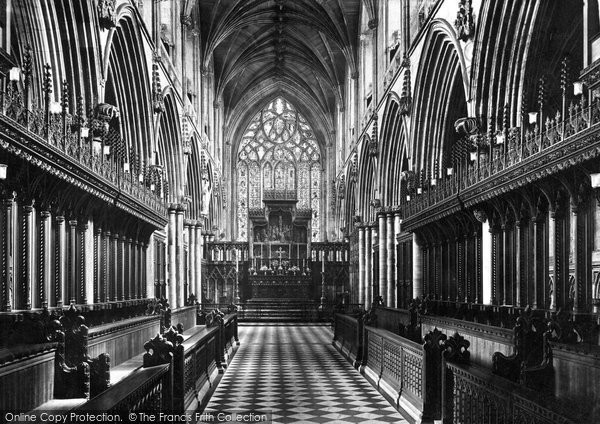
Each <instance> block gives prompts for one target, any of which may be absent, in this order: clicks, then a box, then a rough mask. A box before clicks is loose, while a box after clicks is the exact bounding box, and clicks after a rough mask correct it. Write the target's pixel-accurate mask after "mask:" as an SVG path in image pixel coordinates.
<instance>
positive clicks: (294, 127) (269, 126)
mask: <svg viewBox="0 0 600 424" xmlns="http://www.w3.org/2000/svg"><path fill="white" fill-rule="evenodd" d="M237 178H238V204H237V207H238V210H237V217H238V218H237V220H238V222H237V223H238V240H239V241H247V240H248V209H249V208H250V209H252V208H262V207H263V203H262V199H263V192H264V190H273V189H275V190H289V191H295V192H296V194H297V196H298V203H297V204H296V207H297V208H298V209H304V210H308V209H310V210H311V214H312V221H311V227H312V228H311V234H312V240H313V241H319V239H320V237H321V222H320V221H321V210H320V207H321V153H320V150H319V145H318V144H317V141H316V139H315V135H314V132H313V130H312V128H311V127H310V125H309V124H308V122H307V121H306V119H305V118H304V117H303V116H302V115H300V114H299V113H298V111H297V110H296V108H295V107H294V106H292V105H291V104H290V103H289V102H288V101H287V100H284V99H282V98H277V99H276V100H273V101H272V102H270V103H269V104H268V105H267V106H266V107H265V108H264V109H263V110H261V111H260V112H259V113H257V114H256V116H255V117H254V118H253V119H252V121H251V122H250V124H249V125H248V128H246V131H245V133H244V135H243V137H242V142H241V143H240V147H239V150H238V162H237Z"/></svg>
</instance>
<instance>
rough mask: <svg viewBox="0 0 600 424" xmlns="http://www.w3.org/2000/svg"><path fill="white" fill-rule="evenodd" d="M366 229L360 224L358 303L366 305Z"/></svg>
mask: <svg viewBox="0 0 600 424" xmlns="http://www.w3.org/2000/svg"><path fill="white" fill-rule="evenodd" d="M365 251H366V249H365V227H364V225H362V224H358V303H359V304H360V305H365V306H366V302H365V292H366V290H365V288H366V287H365Z"/></svg>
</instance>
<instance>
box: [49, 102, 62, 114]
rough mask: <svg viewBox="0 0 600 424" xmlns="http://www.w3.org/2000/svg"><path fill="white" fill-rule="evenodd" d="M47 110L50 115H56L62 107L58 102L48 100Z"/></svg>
mask: <svg viewBox="0 0 600 424" xmlns="http://www.w3.org/2000/svg"><path fill="white" fill-rule="evenodd" d="M49 111H50V113H51V114H52V115H58V114H59V113H61V112H62V107H61V106H60V103H58V102H50V107H49Z"/></svg>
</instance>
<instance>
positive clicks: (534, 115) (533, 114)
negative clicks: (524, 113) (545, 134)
mask: <svg viewBox="0 0 600 424" xmlns="http://www.w3.org/2000/svg"><path fill="white" fill-rule="evenodd" d="M537 118H538V113H537V112H529V123H530V124H535V123H536V122H537Z"/></svg>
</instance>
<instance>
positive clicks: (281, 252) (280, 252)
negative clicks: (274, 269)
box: [275, 246, 284, 263]
mask: <svg viewBox="0 0 600 424" xmlns="http://www.w3.org/2000/svg"><path fill="white" fill-rule="evenodd" d="M275 253H277V254H278V255H279V263H281V255H283V253H284V251H283V250H281V246H279V250H278V251H276V252H275Z"/></svg>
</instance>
